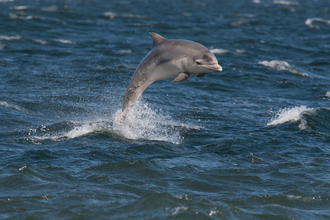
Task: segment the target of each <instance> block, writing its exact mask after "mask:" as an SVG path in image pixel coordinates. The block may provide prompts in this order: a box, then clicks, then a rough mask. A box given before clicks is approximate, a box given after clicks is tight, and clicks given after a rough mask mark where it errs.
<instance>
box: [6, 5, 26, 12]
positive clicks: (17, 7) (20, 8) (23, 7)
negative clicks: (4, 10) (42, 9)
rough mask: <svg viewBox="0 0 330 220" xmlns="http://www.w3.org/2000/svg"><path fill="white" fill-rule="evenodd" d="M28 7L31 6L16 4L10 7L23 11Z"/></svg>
mask: <svg viewBox="0 0 330 220" xmlns="http://www.w3.org/2000/svg"><path fill="white" fill-rule="evenodd" d="M27 9H29V7H28V6H26V5H20V6H14V7H11V8H10V10H15V11H22V10H27Z"/></svg>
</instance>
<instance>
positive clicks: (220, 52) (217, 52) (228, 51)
mask: <svg viewBox="0 0 330 220" xmlns="http://www.w3.org/2000/svg"><path fill="white" fill-rule="evenodd" d="M210 51H211V52H212V53H213V54H226V53H232V52H231V51H230V50H227V49H218V48H211V49H210ZM236 52H237V53H246V50H236ZM233 53H234V52H233Z"/></svg>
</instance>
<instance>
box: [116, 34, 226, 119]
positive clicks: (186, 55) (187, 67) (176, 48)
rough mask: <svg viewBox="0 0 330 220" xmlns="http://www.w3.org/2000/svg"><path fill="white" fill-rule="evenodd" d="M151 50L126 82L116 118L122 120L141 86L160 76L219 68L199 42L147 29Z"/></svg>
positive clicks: (178, 76)
mask: <svg viewBox="0 0 330 220" xmlns="http://www.w3.org/2000/svg"><path fill="white" fill-rule="evenodd" d="M150 35H151V37H152V41H153V46H152V49H151V51H150V52H149V53H148V54H147V56H146V57H145V58H144V59H143V60H142V62H141V63H140V65H139V66H138V68H137V69H136V70H135V73H134V75H133V77H132V79H131V82H130V83H129V85H128V87H127V90H126V93H125V99H124V103H123V110H122V113H121V114H120V115H119V118H118V122H119V123H122V122H123V121H124V120H125V119H126V117H127V116H128V113H129V112H130V110H131V109H132V108H133V106H134V104H135V103H136V101H137V100H138V99H139V97H140V96H141V94H142V93H143V92H144V90H145V89H146V88H147V87H148V86H149V85H150V84H151V83H153V82H155V81H157V80H160V79H168V78H175V79H174V80H173V82H182V81H184V80H186V79H188V77H189V76H193V75H197V77H203V76H204V75H205V73H210V72H220V71H222V67H221V66H220V65H219V64H218V60H217V58H216V57H215V56H214V55H213V53H211V52H210V51H209V50H208V49H207V48H206V47H204V46H203V45H201V44H199V43H196V42H193V41H188V40H167V39H166V38H164V37H162V36H160V35H159V34H156V33H150Z"/></svg>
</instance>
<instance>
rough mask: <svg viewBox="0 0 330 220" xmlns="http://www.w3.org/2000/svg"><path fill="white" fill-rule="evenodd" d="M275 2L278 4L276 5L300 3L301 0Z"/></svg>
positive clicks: (279, 0)
mask: <svg viewBox="0 0 330 220" xmlns="http://www.w3.org/2000/svg"><path fill="white" fill-rule="evenodd" d="M273 4H276V5H299V2H296V1H283V0H282V1H281V0H278V1H273Z"/></svg>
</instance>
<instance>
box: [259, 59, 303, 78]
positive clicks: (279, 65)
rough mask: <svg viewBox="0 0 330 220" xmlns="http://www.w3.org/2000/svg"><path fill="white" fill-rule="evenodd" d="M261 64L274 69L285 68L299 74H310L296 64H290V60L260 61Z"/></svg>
mask: <svg viewBox="0 0 330 220" xmlns="http://www.w3.org/2000/svg"><path fill="white" fill-rule="evenodd" d="M259 64H261V65H263V66H266V67H269V68H272V69H277V70H285V71H288V72H290V73H293V74H296V75H299V76H308V74H307V73H304V72H301V71H299V70H297V69H296V67H295V66H294V65H290V64H289V63H288V62H286V61H282V60H272V61H259Z"/></svg>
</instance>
